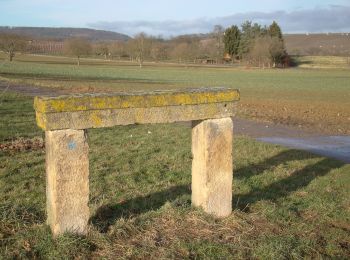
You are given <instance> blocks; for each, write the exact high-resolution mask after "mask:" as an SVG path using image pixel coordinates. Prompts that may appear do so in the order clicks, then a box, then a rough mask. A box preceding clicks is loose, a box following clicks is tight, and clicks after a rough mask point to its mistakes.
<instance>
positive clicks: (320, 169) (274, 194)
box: [90, 150, 345, 233]
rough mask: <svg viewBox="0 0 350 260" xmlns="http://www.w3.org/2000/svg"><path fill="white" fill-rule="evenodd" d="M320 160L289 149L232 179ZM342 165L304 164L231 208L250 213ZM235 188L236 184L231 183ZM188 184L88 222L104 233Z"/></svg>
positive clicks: (237, 197) (103, 211)
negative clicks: (259, 204)
mask: <svg viewBox="0 0 350 260" xmlns="http://www.w3.org/2000/svg"><path fill="white" fill-rule="evenodd" d="M312 158H320V156H317V155H312V154H310V153H307V152H303V151H298V150H288V151H284V152H281V153H279V154H277V155H276V156H273V157H271V158H268V159H266V160H265V161H262V162H259V163H255V164H250V165H248V166H246V167H242V168H240V169H237V170H235V172H234V175H233V176H234V179H235V178H239V179H243V178H244V179H249V178H251V177H253V176H254V175H259V174H262V173H264V171H265V170H268V169H273V167H276V166H278V165H281V164H285V163H287V162H288V161H295V160H305V159H312ZM343 165H345V163H343V162H340V161H336V160H334V159H327V158H325V159H322V160H320V161H318V162H316V163H314V164H312V165H307V166H305V167H304V168H302V169H300V170H296V171H294V172H293V173H292V174H290V175H289V176H288V177H286V178H284V179H282V180H279V181H277V182H274V183H272V184H270V185H269V186H267V187H263V188H259V189H255V190H254V191H252V192H250V193H247V194H233V202H232V204H233V208H236V209H237V208H238V209H240V210H242V211H245V212H247V211H249V205H250V204H254V203H256V202H258V201H260V200H271V201H276V200H278V199H279V198H282V197H286V196H288V195H289V194H290V193H292V192H294V191H297V190H298V189H300V188H302V187H305V186H307V185H309V184H310V182H311V181H312V180H313V179H315V178H317V177H320V176H324V175H326V174H327V173H329V172H330V171H332V170H333V169H337V168H340V167H342V166H343ZM233 185H235V184H233ZM190 193H191V191H190V185H178V186H174V187H171V188H170V189H167V190H163V191H159V192H155V193H152V194H149V195H147V196H140V197H136V198H133V199H130V200H127V201H124V202H121V203H118V204H116V203H110V204H107V205H104V206H102V207H100V208H99V209H97V211H96V214H95V215H94V216H92V217H91V219H90V223H91V224H92V225H94V226H96V227H97V228H98V230H100V232H102V233H105V232H107V231H108V228H109V227H110V226H111V225H113V224H114V222H115V221H116V220H117V219H119V218H121V217H124V218H128V217H131V216H137V215H139V214H142V213H145V212H148V211H150V210H157V209H159V208H160V207H162V206H163V205H164V204H165V203H166V202H167V201H174V200H175V199H176V198H177V197H179V196H181V195H184V194H190Z"/></svg>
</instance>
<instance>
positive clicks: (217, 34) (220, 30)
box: [213, 25, 225, 63]
mask: <svg viewBox="0 0 350 260" xmlns="http://www.w3.org/2000/svg"><path fill="white" fill-rule="evenodd" d="M224 32H225V29H224V27H222V26H221V25H215V26H214V30H213V36H214V39H215V41H216V55H215V56H216V57H215V58H216V63H217V62H218V59H222V58H223V56H224Z"/></svg>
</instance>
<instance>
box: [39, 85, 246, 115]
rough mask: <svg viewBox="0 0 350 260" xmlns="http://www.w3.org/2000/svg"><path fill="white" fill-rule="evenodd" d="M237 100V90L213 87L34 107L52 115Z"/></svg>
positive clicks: (43, 102)
mask: <svg viewBox="0 0 350 260" xmlns="http://www.w3.org/2000/svg"><path fill="white" fill-rule="evenodd" d="M238 100H239V91H238V90H235V89H227V88H217V89H216V88H214V89H194V90H188V91H174V92H170V91H168V92H166V91H164V92H149V93H136V94H130V93H118V94H105V95H101V94H97V95H91V94H86V95H79V96H68V97H67V96H62V97H55V98H47V97H43V98H41V97H36V98H35V102H34V107H35V110H36V111H38V112H42V113H54V112H71V111H86V110H103V109H122V108H141V107H144V108H150V107H162V106H179V105H198V104H207V103H221V102H233V101H238Z"/></svg>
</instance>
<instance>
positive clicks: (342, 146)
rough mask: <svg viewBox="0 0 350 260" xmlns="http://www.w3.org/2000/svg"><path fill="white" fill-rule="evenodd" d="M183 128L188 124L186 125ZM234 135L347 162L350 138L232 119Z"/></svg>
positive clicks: (35, 91) (40, 90)
mask: <svg viewBox="0 0 350 260" xmlns="http://www.w3.org/2000/svg"><path fill="white" fill-rule="evenodd" d="M5 92H16V93H21V94H24V95H28V96H48V95H50V96H59V95H62V94H67V91H63V90H59V89H57V88H44V87H35V86H28V85H21V84H9V83H7V82H6V81H0V99H1V96H2V95H3V93H5ZM186 125H189V124H187V123H186ZM234 132H235V134H237V135H244V136H248V137H252V138H255V139H256V140H258V141H263V142H268V143H272V144H278V145H283V146H287V147H290V148H294V149H301V150H306V151H309V152H312V153H315V154H318V155H321V156H326V157H331V158H335V159H337V160H340V161H343V162H346V163H350V136H325V135H323V134H322V133H320V132H315V131H312V132H309V131H305V130H301V129H298V128H295V127H289V126H284V125H276V124H273V123H265V122H257V121H253V120H249V119H242V118H238V117H235V118H234Z"/></svg>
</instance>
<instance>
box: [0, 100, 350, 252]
mask: <svg viewBox="0 0 350 260" xmlns="http://www.w3.org/2000/svg"><path fill="white" fill-rule="evenodd" d="M13 104H16V106H14V105H13ZM0 111H1V117H0V139H1V142H0V143H1V144H2V150H0V196H1V198H2V199H1V203H0V252H1V253H0V258H5V259H6V258H86V257H90V258H111V259H115V258H116V257H123V258H134V259H135V258H136V259H145V258H148V259H154V258H187V259H218V258H221V259H228V258H232V257H233V256H235V258H266V259H278V258H295V259H299V258H305V257H306V258H307V257H311V258H320V257H332V258H335V257H338V258H348V257H349V256H350V226H349V221H350V189H349V186H350V175H349V174H348V173H349V171H350V165H344V164H343V163H340V162H338V161H335V160H331V159H325V158H322V157H318V156H314V155H311V154H309V153H305V152H300V151H296V150H289V149H285V148H281V147H278V146H273V145H268V144H263V143H259V142H255V141H252V140H250V139H247V138H243V137H237V138H236V139H235V141H234V180H233V181H234V190H233V193H234V199H233V207H234V212H233V214H232V216H231V217H229V218H227V219H223V220H216V219H213V218H211V217H210V216H208V215H206V214H204V213H202V212H201V211H200V210H197V209H193V208H191V203H190V193H191V192H190V180H191V176H190V172H191V169H190V167H191V154H190V143H191V142H190V133H191V130H190V128H189V127H186V126H184V125H142V126H128V127H115V128H108V129H99V130H91V131H89V139H90V141H89V142H90V208H91V220H90V231H89V234H88V235H87V236H86V237H79V236H73V235H69V234H67V235H64V236H63V237H60V238H59V239H57V240H53V239H52V237H51V234H50V231H49V229H48V227H47V226H46V225H45V216H46V214H45V166H44V164H45V158H44V150H43V148H42V147H40V146H32V147H30V148H29V149H22V148H23V147H22V146H20V142H21V141H17V143H16V142H11V141H9V140H11V139H12V138H13V137H14V136H16V137H17V138H18V137H26V138H25V139H22V141H23V140H33V137H36V138H37V139H39V140H40V138H41V137H42V132H41V131H40V130H38V129H37V128H36V127H35V121H34V111H33V109H32V98H25V97H22V96H17V95H9V94H6V95H5V96H3V97H2V104H1V110H0ZM13 118H15V121H13ZM27 138H30V139H27ZM17 140H18V139H17ZM20 140H21V139H20ZM9 143H10V144H12V145H8V146H6V145H5V144H9Z"/></svg>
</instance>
